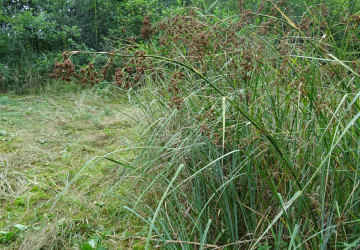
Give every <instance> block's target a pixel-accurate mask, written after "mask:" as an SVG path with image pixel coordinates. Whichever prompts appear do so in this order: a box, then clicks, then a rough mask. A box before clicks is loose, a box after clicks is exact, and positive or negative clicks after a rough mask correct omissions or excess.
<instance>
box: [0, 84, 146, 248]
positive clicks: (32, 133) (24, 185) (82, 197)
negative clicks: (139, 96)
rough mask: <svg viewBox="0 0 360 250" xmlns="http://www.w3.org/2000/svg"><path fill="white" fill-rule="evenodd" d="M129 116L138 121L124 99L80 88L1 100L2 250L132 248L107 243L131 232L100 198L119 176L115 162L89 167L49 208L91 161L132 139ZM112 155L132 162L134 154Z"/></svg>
mask: <svg viewBox="0 0 360 250" xmlns="http://www.w3.org/2000/svg"><path fill="white" fill-rule="evenodd" d="M129 114H131V116H132V117H133V118H134V117H136V109H135V108H133V107H131V106H130V105H129V104H128V103H127V101H126V98H124V97H122V96H121V95H118V96H106V95H105V94H101V93H99V92H98V93H96V92H94V91H89V90H81V89H79V88H74V89H71V90H69V89H67V90H66V91H65V92H61V91H56V93H55V92H51V91H45V92H44V93H43V94H40V95H24V96H13V95H1V96H0V231H2V232H1V234H0V244H1V245H0V248H1V249H3V248H8V249H14V248H20V249H40V248H43V249H48V248H49V247H50V248H69V247H74V246H78V247H80V246H83V247H86V242H87V241H91V240H92V243H91V244H93V243H94V242H96V244H97V245H98V246H108V247H109V246H110V248H116V247H119V246H122V247H126V246H129V244H132V243H131V242H130V243H129V242H124V241H122V240H121V239H120V240H119V239H116V240H115V239H113V240H111V238H107V236H108V235H112V236H114V235H116V234H117V233H118V234H120V235H119V237H120V238H121V236H122V235H126V232H127V230H128V228H130V226H129V224H128V222H127V220H126V218H125V217H124V214H122V212H121V202H120V201H119V200H116V201H114V199H113V198H111V197H109V196H108V195H107V194H106V193H105V190H106V187H107V186H108V185H109V183H111V184H113V183H114V182H116V181H117V180H118V179H119V178H121V176H122V174H123V171H124V170H123V169H122V168H121V167H119V166H117V165H115V164H114V163H111V162H108V161H100V162H98V163H96V164H90V165H89V167H88V168H86V169H85V170H84V171H83V172H82V173H81V175H80V176H79V178H78V181H77V182H75V184H73V185H71V186H70V187H69V189H68V192H66V194H65V195H64V196H63V197H62V198H61V199H60V200H59V202H58V203H57V205H56V206H55V207H54V209H53V210H51V206H52V205H53V204H54V201H55V196H56V195H57V194H59V193H60V192H61V191H62V190H64V188H65V187H66V185H67V184H69V182H70V181H71V180H72V179H73V178H74V176H75V174H77V173H78V172H79V171H80V169H81V168H82V167H83V166H84V165H85V164H86V163H87V162H89V161H90V160H91V159H92V158H93V157H95V156H101V155H105V154H107V153H109V152H112V151H114V150H116V149H121V148H124V147H128V146H129V145H130V143H134V141H136V139H137V138H136V130H135V128H134V126H135V122H134V120H133V119H132V118H130V117H129ZM113 155H116V156H117V157H120V158H121V159H124V160H126V159H131V158H132V152H131V151H123V152H119V153H114V154H113ZM104 187H105V188H104ZM124 187H126V183H123V185H122V187H121V188H124ZM119 208H120V209H119ZM134 223H135V224H134ZM131 228H132V229H129V230H133V229H134V228H137V226H136V221H132V223H131ZM141 230H142V227H141V226H140V224H139V226H138V231H141ZM59 236H60V237H59ZM100 242H101V243H100ZM84 244H85V245H84ZM85 249H86V248H85Z"/></svg>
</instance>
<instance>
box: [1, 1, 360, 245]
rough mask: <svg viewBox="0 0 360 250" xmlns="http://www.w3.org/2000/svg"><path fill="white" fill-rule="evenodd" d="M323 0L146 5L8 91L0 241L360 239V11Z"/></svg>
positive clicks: (355, 242)
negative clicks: (232, 10) (103, 44)
mask: <svg viewBox="0 0 360 250" xmlns="http://www.w3.org/2000/svg"><path fill="white" fill-rule="evenodd" d="M329 2H331V4H333V5H331V4H327V3H325V2H322V1H315V2H314V3H313V2H311V1H303V2H302V3H292V2H290V3H288V2H286V1H276V3H274V2H272V1H264V2H262V3H261V4H258V5H255V1H254V4H253V3H248V2H247V1H239V5H238V6H237V8H238V9H239V10H238V11H239V14H237V15H233V16H231V15H225V14H226V13H224V12H219V11H220V10H219V9H217V8H216V1H215V2H214V4H213V5H209V6H207V7H206V8H204V9H199V8H180V9H178V10H177V11H175V12H174V13H172V14H170V15H169V16H167V17H166V18H164V19H163V20H162V21H160V22H157V23H153V24H152V23H151V22H150V16H145V17H144V20H143V28H142V38H143V39H144V41H142V42H140V43H135V42H132V41H131V42H128V43H124V44H122V45H119V47H117V48H115V49H113V50H112V51H98V52H95V51H89V50H84V51H79V50H76V51H67V52H64V53H63V54H62V56H63V59H62V60H59V61H57V62H56V63H55V65H54V72H53V73H52V77H53V78H55V79H56V80H54V84H55V83H56V84H55V85H49V87H47V88H45V89H44V90H43V91H41V94H38V95H36V96H12V95H3V96H1V97H0V105H1V106H0V107H1V109H0V111H1V113H0V118H1V120H0V125H1V130H0V138H1V140H2V144H1V146H0V152H1V154H0V157H1V158H0V160H1V164H2V165H1V170H0V171H1V172H0V173H1V175H0V176H1V179H0V180H1V182H0V183H1V192H2V198H1V221H2V222H1V223H2V224H0V226H1V230H2V232H0V244H3V246H5V247H7V248H18V247H19V248H22V249H26V247H28V246H31V248H33V249H63V248H64V249H71V248H80V249H126V248H128V249H136V248H138V249H153V248H160V249H358V248H359V247H360V159H359V156H360V145H359V144H360V139H359V134H360V123H359V118H360V99H359V97H360V88H359V86H360V63H359V53H360V51H359V48H360V42H359V39H358V37H359V35H360V31H359V29H360V28H359V24H360V16H359V13H358V12H355V11H354V10H353V9H351V8H350V7H351V6H352V7H354V8H355V7H356V6H357V5H356V4H355V3H354V4H353V5H351V4H350V3H349V4H348V5H345V4H344V3H345V2H346V1H345V2H344V3H340V1H335V0H334V1H329ZM346 3H347V2H346ZM351 3H352V2H351ZM255 7H256V8H255ZM84 58H85V59H87V60H88V62H87V63H86V64H84V65H82V64H81V63H80V62H81V61H83V60H84ZM59 84H60V85H59ZM61 84H63V86H61ZM29 244H31V245H29Z"/></svg>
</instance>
